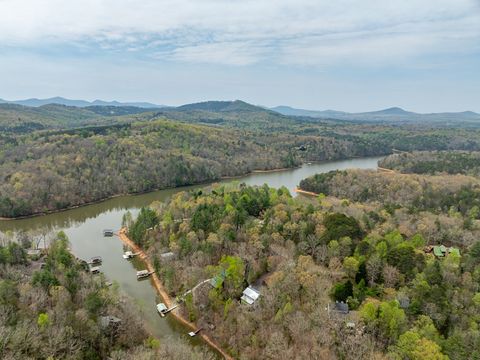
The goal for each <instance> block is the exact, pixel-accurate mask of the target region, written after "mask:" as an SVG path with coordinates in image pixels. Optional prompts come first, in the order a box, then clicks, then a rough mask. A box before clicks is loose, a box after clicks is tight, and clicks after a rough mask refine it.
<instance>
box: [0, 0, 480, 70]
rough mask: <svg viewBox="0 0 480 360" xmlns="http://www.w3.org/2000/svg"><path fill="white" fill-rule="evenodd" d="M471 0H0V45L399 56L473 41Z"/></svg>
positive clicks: (247, 59) (187, 55) (190, 55)
mask: <svg viewBox="0 0 480 360" xmlns="http://www.w3.org/2000/svg"><path fill="white" fill-rule="evenodd" d="M479 35H480V6H479V3H478V1H477V0H363V1H358V0H336V1H331V0H243V1H242V0H163V1H158V0H142V1H138V0H136V1H134V0H83V1H77V0H69V1H61V0H0V51H1V50H2V48H6V47H10V48H11V47H13V48H16V47H18V48H23V49H29V48H31V49H35V48H48V47H52V46H53V47H54V46H56V45H68V44H78V45H82V46H95V47H98V48H99V49H100V50H102V51H112V50H120V51H123V50H125V51H128V52H130V53H135V52H142V53H143V55H146V56H148V55H151V56H152V57H155V58H159V57H160V58H163V59H168V60H175V61H181V62H200V63H205V62H206V63H214V64H218V63H221V64H232V65H249V64H252V63H256V62H260V61H264V60H266V59H268V60H270V61H273V62H278V63H284V64H307V65H315V64H322V65H323V64H327V65H328V64H334V63H338V62H353V61H356V62H370V61H398V60H402V61H403V60H404V59H405V58H406V57H414V56H418V55H423V54H427V55H428V54H437V53H441V52H447V53H448V52H457V51H461V52H462V51H469V50H470V49H473V48H475V47H476V46H478V45H477V44H478V43H479V42H478V39H479Z"/></svg>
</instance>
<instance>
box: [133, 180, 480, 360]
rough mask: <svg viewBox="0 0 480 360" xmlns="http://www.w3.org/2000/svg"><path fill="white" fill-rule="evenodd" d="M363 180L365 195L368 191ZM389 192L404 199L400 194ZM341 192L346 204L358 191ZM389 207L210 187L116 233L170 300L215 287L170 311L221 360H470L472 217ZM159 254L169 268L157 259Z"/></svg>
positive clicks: (475, 301) (478, 247)
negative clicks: (144, 256)
mask: <svg viewBox="0 0 480 360" xmlns="http://www.w3.org/2000/svg"><path fill="white" fill-rule="evenodd" d="M354 175H355V174H350V175H348V176H350V177H351V178H352V179H355V178H354ZM339 176H342V174H339ZM383 176H385V175H383ZM364 180H365V177H363V176H362V177H361V178H360V179H359V181H358V184H360V185H361V186H362V187H364V188H366V189H367V190H368V191H372V192H375V191H376V190H378V189H379V188H378V186H377V185H378V184H377V183H376V182H371V183H369V182H368V181H364ZM449 182H450V181H449ZM395 189H396V191H398V193H408V192H409V191H410V184H405V183H404V182H402V181H399V182H398V183H396V184H395ZM342 190H346V191H348V192H349V193H351V194H355V193H356V190H357V187H356V183H352V182H347V184H346V185H343V186H342ZM380 190H382V189H381V188H380ZM339 196H342V194H339ZM342 197H343V196H342ZM396 205H397V206H395V207H393V206H391V205H390V204H389V202H388V199H386V198H385V199H384V201H383V200H381V201H380V202H378V203H373V202H370V201H369V200H367V201H362V202H361V203H356V202H352V201H347V200H346V199H342V198H337V197H328V198H321V199H317V198H310V197H308V198H304V197H297V198H292V197H291V196H290V194H289V193H288V191H287V190H285V189H273V188H269V187H268V186H267V185H264V186H261V187H249V186H245V185H244V184H243V185H240V186H232V185H225V186H223V185H217V186H214V187H212V188H211V189H208V190H206V189H204V190H202V191H201V192H199V191H189V192H183V193H178V194H176V195H175V196H174V197H173V198H172V199H171V200H170V201H169V202H167V203H166V204H165V203H162V204H160V203H154V204H152V205H151V207H150V208H144V209H142V210H141V212H140V214H139V216H138V218H137V219H136V220H135V221H133V222H132V221H129V222H128V226H129V236H131V238H132V239H133V240H134V241H135V242H136V243H137V244H138V245H139V246H141V247H143V248H144V249H145V250H146V252H147V253H148V254H149V256H150V260H151V262H152V263H157V264H158V266H157V269H158V276H159V277H160V278H161V280H162V283H163V284H164V285H165V287H166V289H167V291H168V292H169V294H170V295H171V296H172V297H175V296H181V294H183V293H184V292H185V290H186V289H191V288H192V287H193V286H194V285H195V284H198V283H199V282H200V281H202V280H203V279H213V280H214V282H213V283H212V286H205V287H203V288H199V289H198V290H197V291H196V292H195V293H190V294H189V295H188V296H186V298H185V302H184V303H182V304H181V305H180V311H181V313H182V314H183V316H185V317H188V318H190V319H194V320H195V321H197V323H200V324H205V323H208V324H212V325H213V326H212V327H210V328H207V329H206V331H208V334H209V336H212V337H213V338H214V339H216V340H217V341H218V342H219V343H221V344H225V348H226V349H227V351H229V352H230V353H231V354H232V355H233V356H236V355H240V357H241V358H242V359H246V360H247V359H252V360H254V359H255V360H256V359H279V358H280V359H352V358H354V359H362V360H367V359H368V360H370V359H416V360H417V359H418V360H420V359H422V360H423V359H439V360H447V359H455V360H470V359H472V358H476V357H478V355H479V349H480V347H479V344H480V334H479V332H478V330H477V327H476V324H477V323H478V313H479V310H478V306H479V305H480V293H479V286H478V280H479V278H480V241H478V235H479V234H480V231H479V227H478V225H479V223H480V221H479V218H478V213H477V215H476V217H474V218H471V217H470V215H469V214H466V213H461V212H458V213H454V210H450V209H448V208H447V209H443V208H442V209H441V210H439V211H438V213H437V212H435V213H432V212H430V211H428V210H427V211H424V212H420V213H414V212H412V211H410V210H409V209H408V208H407V207H403V206H402V205H401V204H396ZM465 223H470V227H466V226H464V224H465ZM149 229H153V230H149ZM428 245H430V246H428ZM440 245H443V246H440ZM434 246H435V249H436V250H435V253H434V252H433V251H434V250H433V249H434ZM441 249H444V250H443V252H442V250H441ZM166 251H171V252H173V254H174V255H175V256H174V257H173V260H169V261H165V260H164V259H162V257H161V256H160V254H161V253H163V252H166ZM438 251H440V252H438ZM436 254H437V255H436ZM438 254H440V255H438ZM247 287H248V288H247ZM245 289H248V290H245ZM252 294H260V295H259V296H258V297H256V296H253V295H252ZM339 302H342V303H343V304H339ZM259 319H261V321H259ZM472 323H473V324H475V325H474V326H472ZM212 329H214V330H213V331H212ZM252 338H253V339H255V341H252ZM418 354H420V355H418ZM447 356H448V357H447Z"/></svg>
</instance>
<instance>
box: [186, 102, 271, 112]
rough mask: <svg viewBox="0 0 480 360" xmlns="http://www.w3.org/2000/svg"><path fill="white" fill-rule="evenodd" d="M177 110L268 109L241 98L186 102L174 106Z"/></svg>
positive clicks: (223, 110)
mask: <svg viewBox="0 0 480 360" xmlns="http://www.w3.org/2000/svg"><path fill="white" fill-rule="evenodd" d="M176 109H177V110H203V111H214V112H225V111H259V110H261V111H268V110H265V109H264V108H262V107H259V106H255V105H252V104H249V103H247V102H245V101H242V100H233V101H202V102H198V103H193V104H186V105H182V106H179V107H177V108H176Z"/></svg>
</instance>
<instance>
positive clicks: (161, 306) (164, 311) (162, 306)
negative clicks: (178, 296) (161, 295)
mask: <svg viewBox="0 0 480 360" xmlns="http://www.w3.org/2000/svg"><path fill="white" fill-rule="evenodd" d="M178 306H179V305H178V304H175V305H172V306H171V307H170V308H167V306H166V305H165V304H164V303H160V304H157V311H158V313H159V314H160V316H161V317H165V315H167V314H168V313H169V312H170V311H172V310H175V309H176V308H177V307H178Z"/></svg>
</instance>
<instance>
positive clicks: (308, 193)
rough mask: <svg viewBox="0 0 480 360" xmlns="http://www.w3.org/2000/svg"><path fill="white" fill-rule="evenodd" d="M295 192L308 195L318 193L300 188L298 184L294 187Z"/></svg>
mask: <svg viewBox="0 0 480 360" xmlns="http://www.w3.org/2000/svg"><path fill="white" fill-rule="evenodd" d="M295 192H296V193H297V194H302V195H309V196H318V195H320V194H317V193H314V192H313V191H307V190H302V189H300V188H299V187H298V186H297V187H296V188H295Z"/></svg>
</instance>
